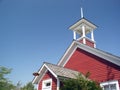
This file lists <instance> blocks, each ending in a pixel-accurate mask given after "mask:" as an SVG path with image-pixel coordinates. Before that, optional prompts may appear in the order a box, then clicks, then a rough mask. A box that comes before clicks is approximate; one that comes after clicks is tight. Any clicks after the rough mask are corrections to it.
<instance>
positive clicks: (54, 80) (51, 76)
mask: <svg viewBox="0 0 120 90" xmlns="http://www.w3.org/2000/svg"><path fill="white" fill-rule="evenodd" d="M50 78H52V90H57V80H56V78H55V77H54V76H53V75H52V74H51V73H50V72H49V71H47V72H46V74H45V75H44V76H43V78H42V80H41V81H40V82H39V85H38V90H42V81H43V80H47V79H50Z"/></svg>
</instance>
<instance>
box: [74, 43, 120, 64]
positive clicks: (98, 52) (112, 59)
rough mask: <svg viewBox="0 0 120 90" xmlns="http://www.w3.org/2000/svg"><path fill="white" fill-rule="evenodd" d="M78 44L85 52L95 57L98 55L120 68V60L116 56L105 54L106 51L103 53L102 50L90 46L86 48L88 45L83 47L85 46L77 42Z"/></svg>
mask: <svg viewBox="0 0 120 90" xmlns="http://www.w3.org/2000/svg"><path fill="white" fill-rule="evenodd" d="M76 43H78V47H79V48H80V49H82V50H85V51H87V52H89V53H91V54H93V55H96V56H98V57H100V58H103V59H105V60H107V61H109V62H112V63H114V64H116V65H118V66H120V58H117V57H115V56H114V55H111V54H108V53H105V52H104V51H101V50H97V49H96V48H91V47H89V46H86V45H83V44H80V43H79V42H76Z"/></svg>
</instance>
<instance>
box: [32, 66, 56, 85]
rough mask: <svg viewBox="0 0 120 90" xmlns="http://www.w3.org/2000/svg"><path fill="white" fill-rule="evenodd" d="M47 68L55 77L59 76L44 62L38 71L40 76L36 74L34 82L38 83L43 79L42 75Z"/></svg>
mask: <svg viewBox="0 0 120 90" xmlns="http://www.w3.org/2000/svg"><path fill="white" fill-rule="evenodd" d="M47 70H48V71H50V72H51V73H52V75H53V76H54V77H55V78H57V75H56V74H55V73H54V72H53V71H52V70H50V69H49V68H48V66H47V65H46V64H43V66H42V67H41V69H40V70H39V71H38V73H39V76H36V77H35V78H34V80H33V82H32V83H34V84H38V83H39V82H40V81H41V79H42V77H43V76H44V75H45V73H46V72H47Z"/></svg>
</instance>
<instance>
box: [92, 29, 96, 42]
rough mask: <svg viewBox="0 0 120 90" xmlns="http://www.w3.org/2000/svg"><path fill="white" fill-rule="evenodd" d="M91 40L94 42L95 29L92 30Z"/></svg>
mask: <svg viewBox="0 0 120 90" xmlns="http://www.w3.org/2000/svg"><path fill="white" fill-rule="evenodd" d="M91 40H92V41H93V42H94V41H95V40H94V33H93V30H91Z"/></svg>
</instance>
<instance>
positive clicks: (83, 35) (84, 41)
mask: <svg viewBox="0 0 120 90" xmlns="http://www.w3.org/2000/svg"><path fill="white" fill-rule="evenodd" d="M82 37H83V44H86V40H85V26H82Z"/></svg>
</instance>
